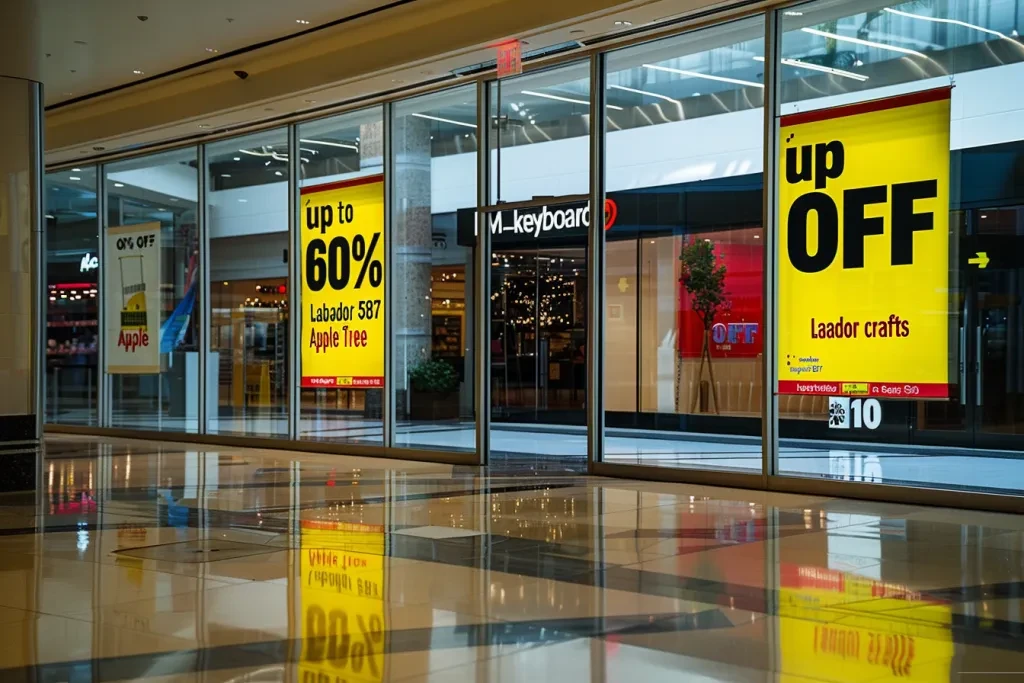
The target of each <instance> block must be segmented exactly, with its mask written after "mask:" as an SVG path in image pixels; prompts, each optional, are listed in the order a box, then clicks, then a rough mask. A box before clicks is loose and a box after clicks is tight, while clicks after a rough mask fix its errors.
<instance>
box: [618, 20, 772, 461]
mask: <svg viewBox="0 0 1024 683" xmlns="http://www.w3.org/2000/svg"><path fill="white" fill-rule="evenodd" d="M607 70H608V76H607V83H606V96H607V103H608V112H607V116H608V121H607V129H608V133H607V136H606V145H607V162H606V165H607V174H606V181H605V182H606V185H605V188H606V192H607V199H608V200H607V205H606V207H605V220H606V226H607V230H606V232H605V235H606V239H607V248H606V251H605V254H606V263H607V277H606V280H605V296H606V298H607V309H606V315H607V319H606V322H605V376H606V388H605V422H606V446H605V453H604V459H605V461H607V462H617V463H631V464H643V465H658V466H665V467H691V468H703V469H728V470H749V471H756V472H760V471H761V439H760V434H761V409H762V408H761V406H762V400H761V397H762V395H763V393H764V386H763V382H762V372H763V363H764V358H763V354H762V349H763V346H762V340H761V323H762V316H763V305H762V284H763V263H764V260H763V259H764V250H763V247H762V241H763V239H762V238H763V227H762V226H763V216H762V212H763V208H762V205H763V201H762V197H763V191H762V188H763V182H762V174H761V167H762V165H763V161H762V140H763V136H764V86H763V81H764V23H763V19H762V18H761V17H753V18H751V19H746V20H743V21H737V22H733V23H730V24H725V25H723V26H716V27H713V28H709V29H706V30H702V31H696V32H694V33H688V34H686V35H684V36H679V37H674V38H669V39H666V40H660V41H657V42H653V43H647V44H644V45H639V46H637V47H633V48H629V49H626V50H621V51H618V52H613V53H611V54H610V55H609V56H608V67H607Z"/></svg>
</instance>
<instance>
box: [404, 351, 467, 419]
mask: <svg viewBox="0 0 1024 683" xmlns="http://www.w3.org/2000/svg"><path fill="white" fill-rule="evenodd" d="M458 386H459V376H458V374H457V373H456V372H455V369H454V368H453V367H452V366H451V365H450V364H448V363H446V362H445V361H443V360H436V359H433V358H428V359H427V360H424V361H420V362H419V363H417V364H416V365H414V366H413V367H412V368H411V369H410V370H409V387H410V389H411V391H410V400H409V418H410V419H412V420H414V421H425V422H434V421H437V420H455V419H458V417H459V392H458V391H457V389H458Z"/></svg>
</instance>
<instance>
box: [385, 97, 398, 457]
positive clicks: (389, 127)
mask: <svg viewBox="0 0 1024 683" xmlns="http://www.w3.org/2000/svg"><path fill="white" fill-rule="evenodd" d="M382 106H383V112H382V113H381V115H382V117H383V126H384V131H383V138H384V139H383V141H382V144H383V150H382V152H381V153H382V154H383V159H381V166H382V168H383V171H384V226H383V232H384V235H383V237H384V302H383V303H384V399H383V406H382V410H381V412H382V421H383V424H382V425H381V427H382V430H383V433H382V435H381V436H382V440H383V442H384V447H385V448H392V447H393V446H394V445H395V408H396V407H397V406H396V399H395V393H396V387H395V381H394V377H395V368H396V366H395V325H394V319H395V316H394V310H393V306H394V303H393V302H394V300H395V299H394V296H393V292H394V288H395V272H394V270H395V269H394V263H395V240H394V239H393V237H394V230H395V207H394V200H395V155H394V145H393V137H394V134H395V118H394V110H393V104H392V102H384V104H383V105H382Z"/></svg>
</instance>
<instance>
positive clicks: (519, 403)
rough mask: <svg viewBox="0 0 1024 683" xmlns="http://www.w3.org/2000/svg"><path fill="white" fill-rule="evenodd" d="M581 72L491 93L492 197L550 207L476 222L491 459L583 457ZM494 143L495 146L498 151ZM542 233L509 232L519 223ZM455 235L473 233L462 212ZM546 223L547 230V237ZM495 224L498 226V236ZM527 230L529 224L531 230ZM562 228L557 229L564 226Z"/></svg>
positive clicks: (562, 72) (585, 216)
mask: <svg viewBox="0 0 1024 683" xmlns="http://www.w3.org/2000/svg"><path fill="white" fill-rule="evenodd" d="M589 69H590V66H589V63H587V62H582V63H574V64H571V65H569V66H565V67H560V68H557V69H551V70H549V71H543V72H540V73H532V74H528V75H526V76H521V77H518V78H511V79H506V80H503V81H501V82H500V83H495V84H494V85H493V86H492V87H491V95H492V97H491V103H490V111H491V112H492V125H494V126H496V127H497V128H498V129H499V131H500V135H494V136H491V137H492V138H493V139H494V143H493V144H494V146H493V148H492V152H491V155H490V156H491V173H490V175H491V178H492V180H493V184H492V193H493V194H492V198H493V199H494V200H496V201H500V202H514V201H523V200H531V199H536V198H539V197H551V201H550V202H546V203H544V204H543V205H537V206H532V207H529V208H522V209H517V210H514V211H513V210H508V211H501V212H495V213H492V214H490V215H488V216H487V217H486V221H487V223H488V225H489V226H490V230H491V291H490V293H489V294H490V297H491V325H490V350H491V364H490V367H491V416H492V420H491V425H492V426H491V453H492V455H495V456H510V457H519V456H526V457H530V458H532V457H536V456H538V455H540V456H542V457H544V459H545V460H547V461H549V462H554V461H558V460H559V459H567V460H571V461H573V462H574V463H575V464H576V465H578V464H579V463H581V462H582V460H583V459H584V458H585V457H586V454H587V436H586V413H585V411H584V405H585V401H586V393H587V391H586V352H585V349H586V337H587V265H586V248H587V232H588V228H587V226H588V224H589V223H588V222H589V216H590V211H589V209H588V208H587V202H586V201H585V200H584V201H578V200H567V198H566V195H580V194H586V193H587V192H588V191H589V187H590V181H589V173H590V149H589V129H590V104H589V102H590V73H589ZM499 141H500V146H499V145H498V143H499ZM544 216H548V217H549V219H550V221H551V223H550V226H549V228H550V229H548V230H544V229H535V230H533V229H531V230H520V229H517V226H521V225H522V219H523V218H524V217H527V218H529V219H530V220H531V221H532V220H533V219H537V221H539V222H538V223H535V225H542V223H543V220H544ZM467 218H468V219H469V223H468V225H467V227H466V229H465V232H467V233H468V234H469V235H472V234H473V226H472V220H471V219H472V214H470V215H469V216H468V217H467ZM556 221H557V226H558V229H555V225H556ZM499 224H500V226H499ZM531 224H534V223H531ZM570 224H571V226H572V227H568V228H567V226H568V225H570Z"/></svg>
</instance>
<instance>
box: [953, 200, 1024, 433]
mask: <svg viewBox="0 0 1024 683" xmlns="http://www.w3.org/2000/svg"><path fill="white" fill-rule="evenodd" d="M972 213H973V215H972V217H971V218H972V220H973V222H974V224H975V226H976V228H975V234H976V235H977V239H976V240H975V244H974V246H973V247H972V248H971V250H970V251H971V253H968V254H967V255H966V256H967V258H969V259H970V260H971V261H973V263H970V264H969V266H970V267H969V269H968V272H969V278H970V279H971V281H972V286H971V299H972V301H971V303H972V308H973V309H974V310H973V311H972V315H971V320H970V323H971V325H970V328H969V334H968V337H969V339H968V348H969V349H970V350H971V351H972V355H973V359H972V361H973V362H971V363H969V367H968V370H969V372H968V391H967V394H968V395H969V397H970V401H969V404H970V409H971V417H972V419H971V423H972V427H973V436H974V445H975V446H976V447H979V448H994V449H1006V450H1012V451H1024V260H1022V259H1021V258H1020V255H1021V254H1022V249H1021V248H1020V246H1024V209H1022V208H1021V207H1009V208H1000V209H977V210H975V211H973V212H972ZM983 265H984V267H982V266H983Z"/></svg>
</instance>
